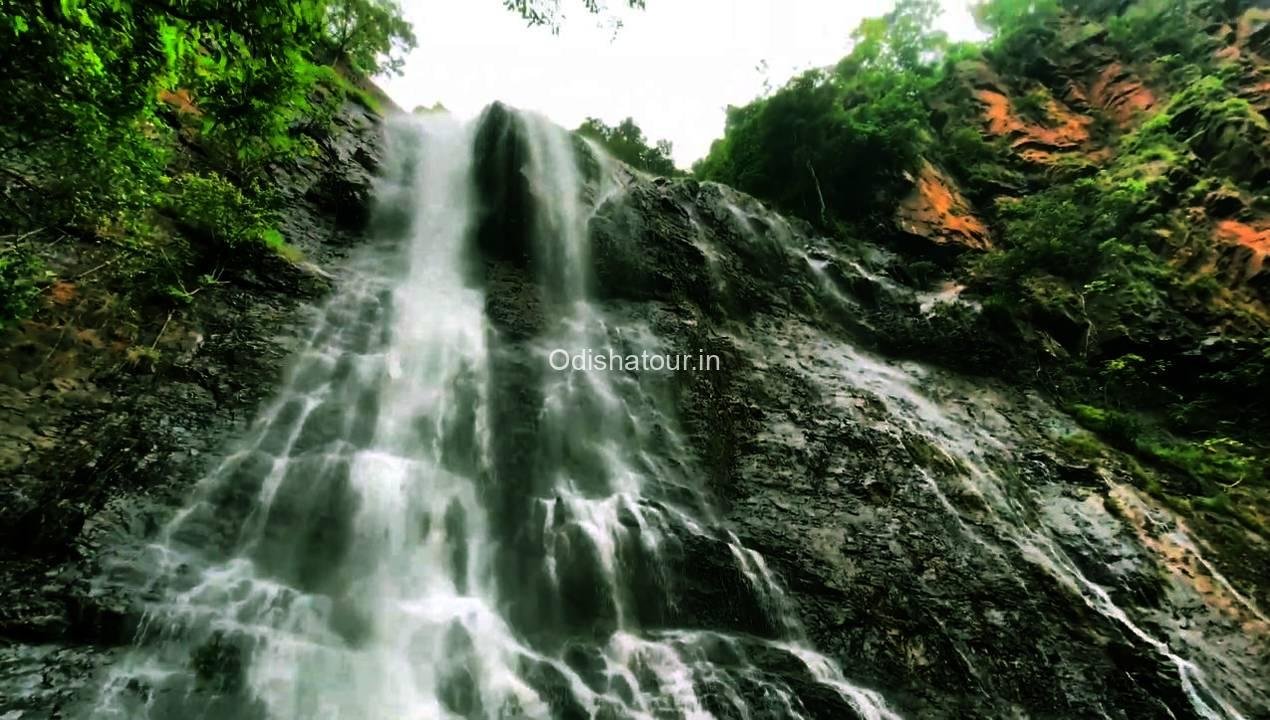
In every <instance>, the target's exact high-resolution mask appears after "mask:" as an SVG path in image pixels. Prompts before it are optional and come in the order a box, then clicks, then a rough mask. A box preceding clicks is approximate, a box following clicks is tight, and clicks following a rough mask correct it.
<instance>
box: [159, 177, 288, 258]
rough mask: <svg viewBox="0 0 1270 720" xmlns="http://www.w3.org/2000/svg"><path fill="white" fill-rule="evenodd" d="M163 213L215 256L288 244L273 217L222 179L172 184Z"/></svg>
mask: <svg viewBox="0 0 1270 720" xmlns="http://www.w3.org/2000/svg"><path fill="white" fill-rule="evenodd" d="M162 209H163V211H164V213H165V214H166V215H168V217H170V218H171V219H172V220H173V221H174V222H175V223H176V224H177V225H178V226H180V227H181V228H182V229H183V230H185V231H186V232H188V233H189V234H190V235H192V236H193V237H194V238H196V239H197V240H201V241H203V242H205V243H206V244H207V247H206V248H204V249H205V250H210V251H211V252H213V253H215V254H218V255H220V254H223V253H226V252H228V253H234V252H241V251H250V250H252V249H255V248H261V247H265V248H269V249H272V250H275V251H282V250H283V249H284V248H285V246H286V243H285V242H284V240H283V238H282V234H281V233H280V232H278V230H277V228H275V227H274V226H273V223H272V213H270V212H268V211H267V210H265V209H264V208H262V207H261V206H260V205H259V204H258V202H257V201H255V200H252V199H250V198H248V197H247V195H245V194H244V193H243V191H242V190H240V189H239V188H238V187H237V186H235V185H234V184H232V183H230V182H229V181H228V180H225V179H224V178H223V177H221V176H220V175H217V174H215V173H209V174H206V175H194V174H186V175H181V176H179V177H178V178H177V179H175V180H174V181H172V183H171V185H170V187H169V191H168V193H167V194H166V195H165V196H164V200H163V206H162Z"/></svg>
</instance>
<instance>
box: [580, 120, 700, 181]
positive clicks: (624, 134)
mask: <svg viewBox="0 0 1270 720" xmlns="http://www.w3.org/2000/svg"><path fill="white" fill-rule="evenodd" d="M577 132H578V134H579V135H582V136H583V137H588V138H591V139H592V140H594V141H596V142H597V143H599V144H600V145H601V146H602V147H603V148H604V149H605V150H607V151H608V152H609V154H611V155H612V156H613V157H615V158H617V159H618V160H621V161H622V162H624V163H626V164H627V165H630V166H631V167H634V168H637V169H639V170H643V171H644V172H648V173H652V174H654V175H664V176H667V177H670V176H674V175H679V174H682V172H681V171H680V170H679V169H678V168H676V167H675V163H674V161H673V160H671V159H670V153H671V150H672V149H673V146H672V145H671V143H670V141H669V140H658V141H657V142H656V144H654V145H652V146H650V145H649V144H648V140H647V139H646V138H645V137H644V131H643V130H640V128H639V126H638V125H636V124H635V119H634V118H629V117H628V118H626V119H625V120H623V121H622V122H620V123H618V124H617V125H616V126H613V125H606V124H605V123H604V121H602V120H599V119H598V118H593V117H589V118H587V119H586V120H585V121H584V122H583V123H582V124H581V125H579V126H578V129H577Z"/></svg>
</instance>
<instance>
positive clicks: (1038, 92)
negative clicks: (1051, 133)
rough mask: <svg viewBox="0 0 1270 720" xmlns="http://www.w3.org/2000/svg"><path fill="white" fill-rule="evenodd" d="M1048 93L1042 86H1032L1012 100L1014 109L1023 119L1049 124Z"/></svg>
mask: <svg viewBox="0 0 1270 720" xmlns="http://www.w3.org/2000/svg"><path fill="white" fill-rule="evenodd" d="M1049 106H1050V94H1049V91H1047V90H1046V89H1045V88H1043V87H1038V88H1033V89H1032V90H1029V91H1028V92H1026V93H1023V94H1022V95H1020V96H1019V97H1018V98H1016V99H1015V101H1014V110H1015V112H1017V113H1018V114H1019V116H1020V117H1022V118H1024V119H1025V120H1029V121H1031V122H1034V123H1037V124H1040V125H1049V124H1050V115H1049Z"/></svg>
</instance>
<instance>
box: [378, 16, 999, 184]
mask: <svg viewBox="0 0 1270 720" xmlns="http://www.w3.org/2000/svg"><path fill="white" fill-rule="evenodd" d="M608 2H609V5H610V6H612V7H614V8H617V7H618V6H619V5H624V4H625V3H624V2H623V0H608ZM941 2H942V4H943V6H944V14H943V16H942V17H941V19H940V27H941V28H942V29H944V30H945V31H947V32H948V33H949V35H950V36H952V38H953V39H954V40H962V39H974V38H979V37H981V33H980V32H979V31H978V30H977V29H976V28H975V25H974V21H973V20H972V19H971V18H970V14H969V12H968V10H967V9H966V6H967V4H968V2H969V0H941ZM892 4H893V0H647V5H648V7H647V9H646V10H643V11H631V10H625V9H623V10H622V11H621V12H620V13H618V15H619V16H620V17H621V18H622V19H623V22H624V26H623V27H622V28H621V29H620V30H618V31H617V33H616V36H615V35H614V33H613V31H612V29H611V28H608V27H605V26H602V25H601V24H600V22H599V21H598V20H597V19H596V18H595V17H594V16H591V15H589V14H587V13H586V12H585V10H583V6H582V1H581V0H562V8H563V11H564V12H565V13H566V19H565V21H564V22H563V24H562V27H561V29H560V34H559V35H552V34H551V32H550V31H549V30H547V29H546V28H541V27H539V28H528V27H526V26H525V23H524V21H522V20H521V19H520V18H519V16H518V15H516V14H515V13H513V12H511V11H508V10H506V9H505V8H504V7H503V3H502V2H501V0H402V5H403V7H404V8H405V12H406V16H407V17H408V18H409V19H410V20H411V21H412V22H413V23H414V28H415V34H416V35H417V36H418V38H419V47H418V48H417V49H415V51H414V52H413V53H411V55H410V57H409V58H408V61H407V64H406V67H405V74H404V75H403V76H401V77H393V78H387V79H382V80H381V85H382V86H383V87H384V89H385V90H386V91H387V92H388V94H389V95H390V96H391V97H392V98H393V99H394V100H396V101H397V103H398V104H399V105H401V106H402V107H404V108H405V109H407V110H409V109H411V108H413V107H415V106H416V105H432V104H433V103H435V102H437V101H440V102H441V103H442V104H444V105H445V106H446V107H447V108H449V109H450V110H451V111H452V112H454V113H456V114H458V115H460V116H463V117H471V116H474V115H475V114H476V113H478V112H480V110H481V108H483V107H485V106H486V105H487V104H489V103H490V102H493V101H494V100H502V101H504V102H506V103H508V104H511V105H514V106H516V107H520V108H526V109H533V110H538V111H540V112H542V113H543V114H545V115H547V116H548V117H550V118H551V119H552V120H554V121H555V122H557V123H559V124H561V125H563V126H565V127H568V128H574V127H577V126H578V125H579V124H580V123H581V122H582V120H583V119H584V118H586V117H587V116H594V117H598V118H601V119H602V120H604V121H605V122H607V123H609V124H616V123H617V122H618V121H620V120H621V119H622V118H624V117H626V116H628V115H629V116H632V117H634V118H635V121H636V122H637V123H639V126H640V127H641V128H643V130H644V134H645V135H646V136H648V138H649V140H650V141H653V140H657V139H661V138H665V139H668V140H670V141H672V142H673V143H674V159H675V162H676V164H678V165H680V166H681V167H684V168H687V167H688V166H689V165H690V164H691V163H692V162H693V161H694V160H696V159H697V158H699V157H701V156H703V155H705V154H706V152H707V151H708V150H709V148H710V143H711V141H713V140H714V139H715V138H717V137H719V136H720V135H721V134H722V133H723V120H724V109H725V108H726V107H727V106H728V105H729V104H732V105H741V104H744V103H746V102H747V101H749V100H751V99H752V98H754V97H756V96H757V95H759V94H761V93H762V92H763V83H764V80H765V79H766V80H768V81H770V82H771V84H772V86H773V87H777V86H779V85H781V84H783V83H784V81H785V80H787V79H788V78H790V77H791V76H793V75H794V74H796V73H797V72H798V71H801V70H804V69H807V68H811V67H818V66H824V65H830V64H833V63H836V62H837V61H838V59H839V58H841V57H842V56H843V55H845V54H846V53H847V50H848V46H849V37H850V34H851V31H852V30H853V29H855V26H856V24H857V23H859V21H860V20H861V19H862V18H866V17H871V16H876V15H880V14H882V13H884V12H886V11H887V10H889V9H890V8H891V5H892ZM763 62H766V69H765V70H764V69H760V67H759V66H760V64H761V63H763Z"/></svg>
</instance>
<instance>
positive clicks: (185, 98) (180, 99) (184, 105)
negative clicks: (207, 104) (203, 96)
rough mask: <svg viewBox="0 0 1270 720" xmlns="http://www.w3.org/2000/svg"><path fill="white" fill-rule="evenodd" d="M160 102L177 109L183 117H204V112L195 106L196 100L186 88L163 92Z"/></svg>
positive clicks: (160, 94)
mask: <svg viewBox="0 0 1270 720" xmlns="http://www.w3.org/2000/svg"><path fill="white" fill-rule="evenodd" d="M159 100H160V101H162V102H164V103H167V104H168V105H171V106H172V107H174V108H176V111H177V112H178V113H181V114H183V115H195V116H198V115H202V114H203V111H202V110H199V109H198V106H197V105H195V104H194V98H193V97H191V96H190V91H189V90H186V89H185V88H180V89H177V90H162V91H160V92H159Z"/></svg>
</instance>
